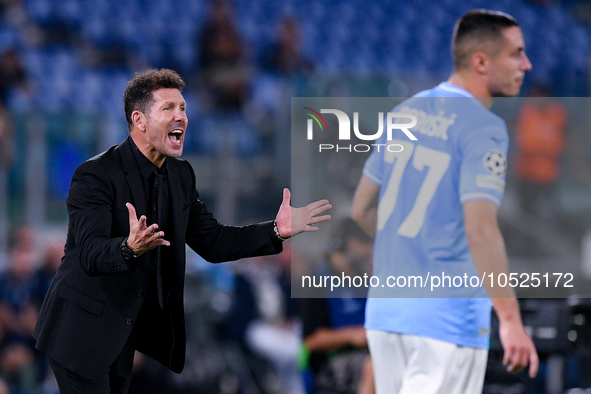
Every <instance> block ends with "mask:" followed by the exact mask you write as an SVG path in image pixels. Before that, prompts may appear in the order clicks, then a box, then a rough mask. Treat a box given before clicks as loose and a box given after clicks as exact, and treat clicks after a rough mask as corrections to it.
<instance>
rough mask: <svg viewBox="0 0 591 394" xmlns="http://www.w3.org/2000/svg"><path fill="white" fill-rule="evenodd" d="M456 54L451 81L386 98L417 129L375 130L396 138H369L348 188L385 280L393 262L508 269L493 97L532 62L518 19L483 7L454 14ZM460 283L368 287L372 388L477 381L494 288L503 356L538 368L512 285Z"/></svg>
mask: <svg viewBox="0 0 591 394" xmlns="http://www.w3.org/2000/svg"><path fill="white" fill-rule="evenodd" d="M452 55H453V59H454V70H453V72H452V74H451V76H450V78H449V80H448V81H447V82H442V83H441V84H440V85H438V86H436V87H434V88H433V89H430V90H427V91H424V92H421V93H419V94H417V95H416V96H414V97H413V98H410V99H408V100H406V101H405V102H403V103H401V104H400V105H399V106H398V107H397V108H395V109H394V112H401V113H410V114H414V115H415V116H416V117H417V119H418V124H417V126H416V127H414V128H413V129H412V131H413V132H414V133H415V136H416V137H417V140H416V141H411V140H409V139H407V138H406V137H404V136H403V138H402V139H403V140H401V141H391V142H390V141H385V135H384V137H383V138H382V139H381V141H378V142H380V143H393V142H395V143H397V144H400V145H402V146H403V150H402V151H400V152H398V153H392V152H389V151H388V150H387V149H383V148H382V149H380V150H378V149H374V151H373V153H372V155H371V156H370V157H369V158H368V160H367V162H366V163H365V166H364V169H363V175H362V177H361V180H360V181H359V185H358V187H357V190H356V192H355V197H354V201H353V208H352V216H353V218H354V219H355V220H356V221H357V222H359V224H360V225H361V226H362V227H363V228H364V229H366V230H367V231H368V232H370V233H371V234H373V235H375V237H376V238H375V250H374V256H375V257H374V272H373V273H374V275H377V276H378V277H380V280H381V283H383V281H384V280H385V278H386V277H387V276H389V275H398V274H399V273H400V272H404V273H408V272H410V273H416V272H421V273H423V274H427V272H433V273H435V272H439V273H440V274H441V273H443V272H445V273H446V274H448V273H454V274H458V275H459V274H460V273H461V272H464V273H468V275H472V274H474V275H477V274H478V273H484V272H488V273H494V274H495V275H496V274H497V273H502V272H507V256H506V252H505V246H504V242H503V238H502V235H501V233H500V230H499V227H498V223H497V209H498V206H499V205H500V203H501V199H502V197H503V192H504V185H505V171H506V159H505V157H506V155H507V149H508V144H509V136H508V133H507V128H506V125H505V123H504V121H503V120H502V119H500V118H499V117H497V116H496V115H494V114H493V113H492V112H490V111H489V108H490V106H491V104H492V99H493V97H497V96H515V95H517V94H518V93H519V90H520V87H521V84H522V82H523V78H524V75H525V73H526V72H528V71H530V70H531V68H532V65H531V63H530V62H529V59H528V57H527V56H526V54H525V44H524V40H523V35H522V32H521V29H520V27H519V24H518V23H517V21H516V20H515V19H514V18H513V17H511V16H509V15H507V14H504V13H501V12H495V11H490V10H481V9H479V10H472V11H469V12H467V13H466V14H464V15H463V16H462V17H461V18H460V19H459V20H458V21H457V23H456V25H455V28H454V34H453V38H452ZM393 150H399V149H393ZM485 285H487V286H488V282H486V283H485ZM459 290H460V291H461V293H456V294H459V295H460V297H458V298H454V297H455V296H451V297H439V298H402V297H398V298H384V297H377V296H378V295H383V293H380V291H383V289H380V288H372V289H370V293H369V296H368V300H367V307H366V321H365V328H366V330H367V336H368V342H369V348H370V352H371V357H372V360H373V365H374V378H375V380H376V390H377V393H378V394H380V393H381V394H384V393H387V394H392V393H404V394H407V393H445V394H450V393H480V392H482V388H483V383H484V374H485V369H486V362H487V354H488V345H489V331H490V311H491V310H490V308H491V299H492V305H493V306H494V308H495V311H496V313H497V315H498V316H499V320H500V329H499V332H500V338H501V343H502V345H503V349H504V358H503V363H504V365H506V367H507V370H508V371H511V372H516V371H520V370H522V369H524V368H525V367H526V366H527V365H528V364H529V375H530V376H531V377H534V376H535V375H536V373H537V369H538V363H539V361H538V356H537V353H536V350H535V347H534V344H533V342H532V340H531V339H530V337H529V336H528V334H527V333H526V332H525V330H524V327H523V324H522V321H521V316H520V313H519V306H518V303H517V301H516V299H515V296H514V293H513V291H512V290H511V289H510V288H503V289H500V290H499V291H497V292H493V291H495V289H491V288H490V287H489V289H488V291H489V295H490V298H489V297H488V296H487V294H486V292H485V291H484V289H478V288H462V289H459ZM480 292H484V294H481V293H480ZM448 294H454V293H448Z"/></svg>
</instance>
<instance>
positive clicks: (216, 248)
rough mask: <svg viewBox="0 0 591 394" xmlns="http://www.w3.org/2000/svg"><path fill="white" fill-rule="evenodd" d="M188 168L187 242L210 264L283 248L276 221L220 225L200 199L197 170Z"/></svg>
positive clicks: (276, 251) (271, 252)
mask: <svg viewBox="0 0 591 394" xmlns="http://www.w3.org/2000/svg"><path fill="white" fill-rule="evenodd" d="M188 167H189V170H190V173H191V182H192V184H191V200H190V204H189V222H188V226H187V233H186V242H187V245H189V247H191V249H193V250H194V251H195V252H196V253H198V254H199V255H200V256H201V257H203V258H204V259H205V260H207V261H209V262H211V263H219V262H223V261H233V260H238V259H241V258H244V257H253V256H264V255H270V254H276V253H279V252H281V251H282V250H283V246H282V242H281V241H279V240H277V239H276V238H275V235H274V233H273V221H267V222H262V223H257V224H251V225H248V226H228V225H223V224H220V223H219V222H218V221H217V220H216V219H215V218H214V217H213V214H212V213H211V212H210V211H209V209H207V207H206V206H205V204H203V202H201V201H200V200H199V193H198V192H197V190H196V188H195V173H194V172H193V169H192V168H191V166H190V165H188Z"/></svg>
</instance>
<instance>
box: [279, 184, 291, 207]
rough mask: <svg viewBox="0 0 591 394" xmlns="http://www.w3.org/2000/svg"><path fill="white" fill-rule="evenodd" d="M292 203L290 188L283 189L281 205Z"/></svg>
mask: <svg viewBox="0 0 591 394" xmlns="http://www.w3.org/2000/svg"><path fill="white" fill-rule="evenodd" d="M290 201H291V192H290V191H289V189H288V188H284V189H283V201H282V202H281V205H289V202H290Z"/></svg>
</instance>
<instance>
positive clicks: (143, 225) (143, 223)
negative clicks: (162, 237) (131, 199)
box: [139, 215, 148, 230]
mask: <svg viewBox="0 0 591 394" xmlns="http://www.w3.org/2000/svg"><path fill="white" fill-rule="evenodd" d="M147 221H148V218H147V217H146V215H142V216H140V220H139V227H140V230H142V229H145V228H146V222H147Z"/></svg>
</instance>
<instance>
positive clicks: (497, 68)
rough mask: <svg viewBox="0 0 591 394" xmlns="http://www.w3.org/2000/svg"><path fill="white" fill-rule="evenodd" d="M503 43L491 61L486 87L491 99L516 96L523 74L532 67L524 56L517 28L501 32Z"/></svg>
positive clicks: (523, 43) (520, 36)
mask: <svg viewBox="0 0 591 394" xmlns="http://www.w3.org/2000/svg"><path fill="white" fill-rule="evenodd" d="M503 36H504V37H505V42H504V43H503V44H501V48H500V49H499V51H498V53H497V54H496V56H495V57H493V58H492V59H491V68H490V70H491V71H490V77H489V80H488V87H489V90H490V92H491V95H492V96H493V97H495V96H496V97H498V96H517V95H518V94H519V90H520V89H521V84H522V83H523V78H524V76H525V73H526V72H528V71H530V70H531V69H532V65H531V63H530V61H529V59H528V58H527V55H526V54H525V42H524V40H523V34H522V33H521V29H520V28H519V27H517V26H513V27H509V28H507V29H505V30H504V31H503Z"/></svg>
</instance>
